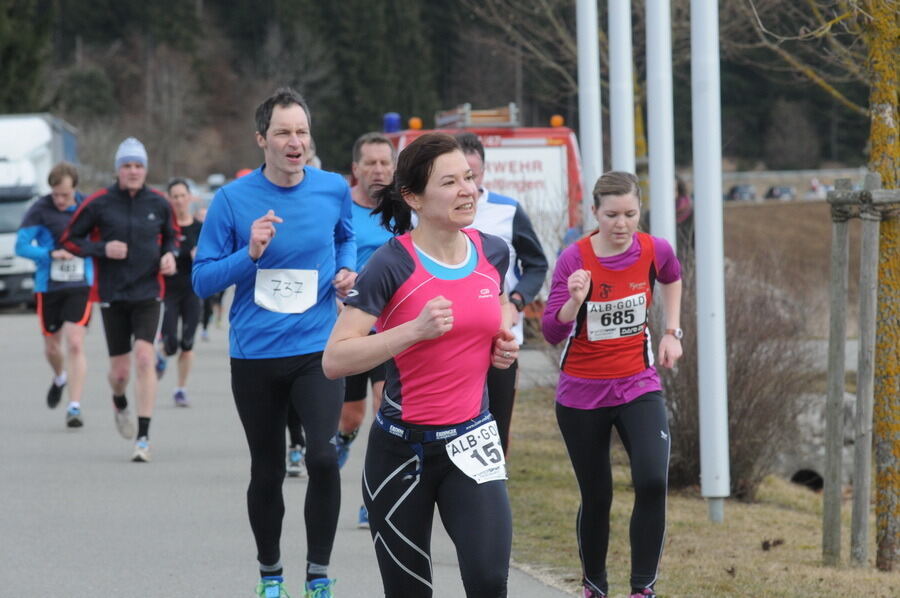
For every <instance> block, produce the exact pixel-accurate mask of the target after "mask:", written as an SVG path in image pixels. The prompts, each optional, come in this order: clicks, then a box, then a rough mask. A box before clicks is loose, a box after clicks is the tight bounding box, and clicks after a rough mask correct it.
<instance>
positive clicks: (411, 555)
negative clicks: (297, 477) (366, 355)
mask: <svg viewBox="0 0 900 598" xmlns="http://www.w3.org/2000/svg"><path fill="white" fill-rule="evenodd" d="M424 453H425V460H424V463H423V466H422V472H421V475H419V476H417V477H415V478H413V477H408V478H407V477H406V474H411V473H413V472H414V471H415V469H416V461H417V458H416V455H415V453H414V452H413V449H412V448H411V446H410V445H409V444H408V443H406V442H405V441H403V440H401V439H399V438H396V437H394V436H391V435H390V434H388V433H387V432H385V431H384V430H382V429H381V428H380V427H378V425H373V426H372V430H371V431H370V432H369V446H368V448H367V449H366V464H365V470H364V471H363V500H364V501H365V506H366V508H367V509H368V510H369V526H370V528H371V531H372V539H373V540H374V542H375V554H376V555H377V557H378V568H379V570H380V571H381V580H382V582H383V583H384V595H385V596H386V597H388V598H431V596H432V593H433V591H434V589H433V585H432V579H431V525H432V521H433V518H434V506H435V504H437V507H438V510H439V512H440V514H441V521H442V522H443V523H444V528H445V529H446V530H447V532H448V533H449V534H450V538H451V539H452V540H453V543H454V545H455V546H456V555H457V559H458V560H459V568H460V573H461V574H462V580H463V585H464V586H465V589H466V596H468V597H470V598H474V597H477V598H504V597H505V596H506V580H507V576H508V574H509V557H510V550H511V546H512V515H511V513H510V508H509V497H508V496H507V494H506V481H504V480H497V481H493V482H485V483H484V484H478V483H476V482H475V481H474V480H472V479H471V478H469V477H467V476H466V475H465V474H464V473H462V472H461V471H460V470H459V469H457V468H456V466H455V465H453V463H452V462H451V461H450V458H449V457H448V456H447V452H446V449H445V448H444V443H443V442H432V443H428V444H426V445H425V446H424Z"/></svg>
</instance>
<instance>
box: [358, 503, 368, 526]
mask: <svg viewBox="0 0 900 598" xmlns="http://www.w3.org/2000/svg"><path fill="white" fill-rule="evenodd" d="M356 527H358V528H360V529H369V510H368V509H367V508H366V506H365V505H363V506H361V507H360V508H359V520H358V521H357V522H356Z"/></svg>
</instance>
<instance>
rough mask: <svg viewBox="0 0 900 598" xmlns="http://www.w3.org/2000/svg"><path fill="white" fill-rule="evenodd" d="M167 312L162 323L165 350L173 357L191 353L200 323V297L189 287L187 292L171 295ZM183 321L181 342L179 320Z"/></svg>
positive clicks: (168, 298) (166, 302) (166, 308)
mask: <svg viewBox="0 0 900 598" xmlns="http://www.w3.org/2000/svg"><path fill="white" fill-rule="evenodd" d="M164 303H165V306H166V307H165V311H164V312H163V321H162V331H161V332H162V339H163V350H164V351H165V353H166V355H168V356H170V357H171V356H172V355H175V353H177V352H178V347H181V350H182V351H190V350H192V349H193V348H194V335H195V334H196V333H197V324H198V323H199V322H200V308H201V303H200V297H198V296H197V295H195V294H194V291H192V290H191V289H190V287H188V288H187V289H186V290H184V291H181V292H176V293H172V294H169V292H168V289H167V292H166V298H165V302H164ZM179 319H181V340H180V342H179V339H178V320H179Z"/></svg>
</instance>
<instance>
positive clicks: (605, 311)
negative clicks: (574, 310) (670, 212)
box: [560, 233, 657, 379]
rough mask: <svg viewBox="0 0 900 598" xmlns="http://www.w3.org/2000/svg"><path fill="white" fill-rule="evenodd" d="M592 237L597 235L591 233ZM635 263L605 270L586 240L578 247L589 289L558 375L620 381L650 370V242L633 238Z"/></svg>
mask: <svg viewBox="0 0 900 598" xmlns="http://www.w3.org/2000/svg"><path fill="white" fill-rule="evenodd" d="M594 234H596V233H594ZM635 234H636V236H637V239H638V242H639V243H640V246H641V255H640V257H639V258H638V260H637V261H636V262H635V263H634V264H632V265H631V266H629V267H628V268H626V269H624V270H610V269H608V268H605V267H604V266H602V265H601V264H600V258H598V257H597V256H596V255H595V254H594V249H593V247H592V246H591V237H592V236H593V235H590V236H587V237H585V238H584V239H581V240H580V241H578V242H577V246H578V250H579V252H580V253H581V261H582V262H583V263H584V269H585V270H588V271H589V272H590V273H591V288H590V291H589V293H588V296H587V299H586V300H585V302H584V303H583V304H582V306H581V309H579V310H578V315H577V316H576V318H575V327H574V328H573V330H572V335H571V336H570V337H569V340H568V341H567V342H566V346H565V349H564V350H563V353H562V357H561V359H560V369H562V371H564V372H565V373H567V374H569V375H571V376H576V377H579V378H595V379H603V378H624V377H626V376H632V375H634V374H637V373H639V372H642V371H644V370H646V369H647V368H649V367H650V366H652V365H653V352H652V350H651V347H650V331H649V330H648V329H647V318H648V316H649V314H650V304H651V303H652V301H653V285H654V283H655V282H656V272H657V269H656V254H655V251H654V248H653V237H651V236H650V235H648V234H646V233H635Z"/></svg>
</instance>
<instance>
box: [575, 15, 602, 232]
mask: <svg viewBox="0 0 900 598" xmlns="http://www.w3.org/2000/svg"><path fill="white" fill-rule="evenodd" d="M576 20H577V34H578V122H579V127H578V128H579V136H580V137H581V138H580V139H579V143H580V145H581V168H582V175H581V176H582V179H581V180H582V186H583V187H584V201H583V202H582V207H583V209H582V217H583V221H582V222H583V230H585V231H587V230H589V229H590V228H591V227H592V226H593V224H594V223H593V219H594V216H593V215H592V214H591V205H592V204H593V199H592V193H591V192H592V191H593V190H594V184H595V183H596V182H597V179H598V178H600V175H601V174H602V173H603V130H602V126H601V121H600V114H601V112H600V42H599V40H598V39H597V38H598V35H597V33H598V30H599V29H598V27H599V26H598V23H597V0H577V3H576Z"/></svg>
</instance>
